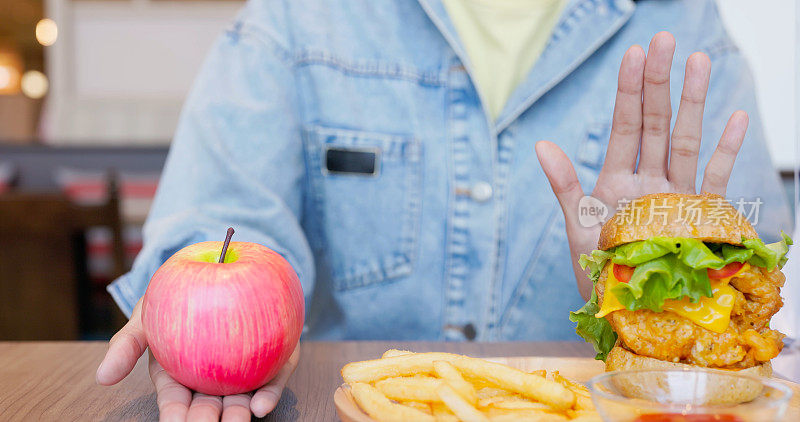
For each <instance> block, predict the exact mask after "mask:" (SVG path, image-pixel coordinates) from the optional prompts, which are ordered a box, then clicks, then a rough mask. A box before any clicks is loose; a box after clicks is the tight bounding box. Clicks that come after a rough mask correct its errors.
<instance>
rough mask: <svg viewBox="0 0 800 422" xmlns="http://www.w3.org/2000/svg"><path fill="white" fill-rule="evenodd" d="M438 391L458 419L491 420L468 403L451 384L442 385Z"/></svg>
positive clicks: (466, 421)
mask: <svg viewBox="0 0 800 422" xmlns="http://www.w3.org/2000/svg"><path fill="white" fill-rule="evenodd" d="M436 392H437V393H438V394H439V398H441V399H442V402H443V403H444V404H445V405H446V406H447V407H448V408H450V410H452V411H453V413H454V414H455V415H456V417H458V419H460V420H462V421H464V422H489V418H487V417H486V416H485V415H484V414H483V413H481V412H480V411H479V410H478V409H476V408H475V407H473V406H472V405H471V404H469V403H467V401H466V400H464V399H463V398H462V397H461V396H460V395H458V393H456V390H454V389H453V388H452V387H450V385H449V384H442V385H440V386H439V388H437V389H436Z"/></svg>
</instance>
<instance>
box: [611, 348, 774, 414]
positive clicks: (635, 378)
mask: <svg viewBox="0 0 800 422" xmlns="http://www.w3.org/2000/svg"><path fill="white" fill-rule="evenodd" d="M697 368H698V367H697V366H694V365H687V364H685V363H675V362H667V361H663V360H658V359H654V358H651V357H647V356H641V355H637V354H635V353H633V352H630V351H628V350H627V349H625V348H623V347H621V346H619V344H617V345H616V346H614V348H613V349H611V352H609V354H608V357H607V358H606V371H623V370H653V369H655V370H669V369H671V370H690V369H697ZM704 369H713V368H704ZM714 372H733V373H736V374H742V375H750V376H756V377H770V376H772V365H771V364H770V363H769V362H764V363H763V364H761V365H759V366H753V367H750V368H746V369H739V370H730V369H717V370H715V371H714ZM697 381H700V380H699V379H698V380H697ZM613 382H614V384H613V387H614V388H616V389H617V390H618V392H619V393H621V394H622V395H625V396H627V397H631V398H639V399H646V400H653V399H655V398H657V397H658V396H659V395H661V394H663V395H668V396H669V397H673V398H679V399H687V402H688V403H693V404H695V405H718V404H732V403H744V402H748V401H751V400H753V399H755V398H756V397H758V395H759V394H761V390H762V388H763V387H762V384H761V383H758V382H754V381H751V380H748V379H745V378H743V379H737V380H736V381H735V382H731V378H730V377H724V376H714V375H713V373H712V374H711V375H709V376H707V377H703V379H702V384H701V383H700V382H698V383H697V384H694V383H691V382H687V385H686V388H685V389H681V390H683V391H670V388H672V390H676V388H675V386H674V385H673V384H671V382H672V381H669V380H667V379H666V377H664V374H638V375H632V376H629V377H625V378H614V379H613ZM701 390H702V391H703V392H704V394H703V397H694V395H695V393H694V391H701Z"/></svg>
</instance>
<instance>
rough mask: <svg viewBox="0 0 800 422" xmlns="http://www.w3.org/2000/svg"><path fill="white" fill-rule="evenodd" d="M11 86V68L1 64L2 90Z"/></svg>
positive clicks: (0, 82)
mask: <svg viewBox="0 0 800 422" xmlns="http://www.w3.org/2000/svg"><path fill="white" fill-rule="evenodd" d="M9 87H11V69H10V68H8V66H0V90H2V89H6V88H9Z"/></svg>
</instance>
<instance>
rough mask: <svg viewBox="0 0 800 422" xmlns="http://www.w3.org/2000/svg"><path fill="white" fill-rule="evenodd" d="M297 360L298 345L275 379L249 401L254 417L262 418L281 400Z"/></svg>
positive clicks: (298, 355) (298, 354)
mask: <svg viewBox="0 0 800 422" xmlns="http://www.w3.org/2000/svg"><path fill="white" fill-rule="evenodd" d="M299 360H300V345H299V344H298V345H297V347H295V349H294V351H293V352H292V355H291V356H290V357H289V360H288V361H287V362H286V365H284V366H283V368H281V370H280V371H278V374H277V375H275V378H273V379H272V381H270V382H269V383H268V384H267V385H265V386H263V387H261V388H259V389H258V390H256V393H255V394H254V395H253V399H252V400H251V401H250V410H252V412H253V414H254V415H256V417H259V418H263V417H264V416H266V415H267V413H269V412H272V410H273V409H275V406H277V405H278V401H280V399H281V394H282V393H283V387H284V386H285V385H286V381H288V380H289V376H290V375H292V372H294V368H296V367H297V362H298V361H299Z"/></svg>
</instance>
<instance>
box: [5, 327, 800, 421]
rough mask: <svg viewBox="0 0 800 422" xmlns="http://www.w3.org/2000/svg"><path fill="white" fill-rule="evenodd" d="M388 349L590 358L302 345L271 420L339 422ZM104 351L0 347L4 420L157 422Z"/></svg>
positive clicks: (560, 352)
mask: <svg viewBox="0 0 800 422" xmlns="http://www.w3.org/2000/svg"><path fill="white" fill-rule="evenodd" d="M389 348H399V349H406V350H414V351H419V352H425V351H444V352H454V353H463V354H468V355H472V356H481V357H491V356H560V357H589V356H592V355H593V351H592V349H591V347H590V346H589V345H588V344H585V343H578V342H548V343H430V342H405V343H404V342H384V341H378V342H336V343H325V342H303V343H302V345H301V349H300V350H301V357H300V365H299V366H298V368H297V370H296V371H295V373H294V375H293V376H292V378H291V380H290V381H289V385H288V388H287V389H286V390H285V391H284V394H283V397H282V399H281V403H280V404H279V405H278V408H277V409H276V411H275V412H273V413H272V414H271V415H269V416H268V417H267V418H266V420H274V421H335V420H336V410H335V409H334V406H333V392H334V391H335V389H336V387H338V386H339V385H340V384H341V383H342V380H341V377H340V375H339V370H340V369H341V367H342V366H343V365H344V364H345V363H347V362H350V361H354V360H364V359H372V358H376V357H378V356H380V354H381V353H383V352H384V351H385V350H386V349H389ZM105 351H106V343H104V342H29V343H26V342H21V343H15V342H6V343H3V342H0V420H3V421H15V420H26V421H27V420H37V421H39V420H43V421H50V420H59V421H73V420H75V421H88V420H100V421H118V420H129V421H130V420H132V421H151V420H157V419H158V409H157V407H156V397H155V393H154V390H153V386H152V384H151V383H150V378H149V376H148V374H147V367H146V361H145V359H140V360H139V363H138V364H137V366H136V368H135V369H134V371H133V373H132V374H131V375H130V376H129V377H128V378H126V379H125V380H124V381H122V382H121V383H120V384H118V385H116V386H113V387H101V386H98V385H96V384H95V381H94V374H95V370H96V369H97V365H98V364H99V363H100V361H101V360H102V358H103V355H104V353H105ZM778 361H779V362H776V363H779V365H776V366H777V367H778V368H784V370H785V371H792V368H794V369H795V370H796V369H797V368H800V353H797V352H794V353H787V354H786V355H782V356H781V357H779V358H778ZM781 373H783V374H785V373H786V372H781ZM796 375H800V374H796ZM789 378H792V379H794V380H795V381H797V380H798V379H797V378H794V377H789Z"/></svg>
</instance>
